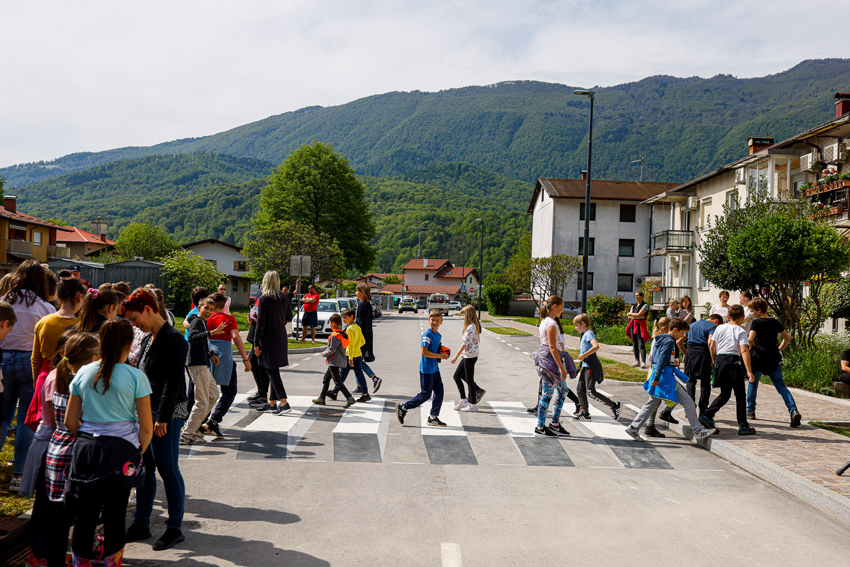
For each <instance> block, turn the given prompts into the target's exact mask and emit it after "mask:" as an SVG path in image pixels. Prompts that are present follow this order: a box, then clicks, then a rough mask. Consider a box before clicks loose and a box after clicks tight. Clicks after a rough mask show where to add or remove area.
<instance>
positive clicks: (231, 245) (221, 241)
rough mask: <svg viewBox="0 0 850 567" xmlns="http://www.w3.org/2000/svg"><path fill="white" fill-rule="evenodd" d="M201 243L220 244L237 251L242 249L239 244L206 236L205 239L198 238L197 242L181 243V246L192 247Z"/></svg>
mask: <svg viewBox="0 0 850 567" xmlns="http://www.w3.org/2000/svg"><path fill="white" fill-rule="evenodd" d="M201 244H220V245H221V246H227V247H228V248H233V249H234V250H236V251H237V252H241V251H242V247H241V246H236V245H235V244H231V243H229V242H225V241H223V240H216V239H215V238H207V239H205V240H198V241H197V242H190V243H189V244H183V245H182V247H183V248H192V247H193V246H199V245H201Z"/></svg>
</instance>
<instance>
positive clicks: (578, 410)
mask: <svg viewBox="0 0 850 567" xmlns="http://www.w3.org/2000/svg"><path fill="white" fill-rule="evenodd" d="M580 414H581V406H576V409H575V411H574V412H573V416H574V417H578V416H579V415H580Z"/></svg>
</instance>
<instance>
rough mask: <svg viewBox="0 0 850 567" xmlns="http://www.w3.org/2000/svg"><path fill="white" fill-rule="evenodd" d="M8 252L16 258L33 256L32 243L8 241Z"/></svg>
mask: <svg viewBox="0 0 850 567" xmlns="http://www.w3.org/2000/svg"><path fill="white" fill-rule="evenodd" d="M6 252H7V253H9V254H14V255H16V256H32V242H27V241H26V240H7V241H6Z"/></svg>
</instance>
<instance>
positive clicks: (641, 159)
mask: <svg viewBox="0 0 850 567" xmlns="http://www.w3.org/2000/svg"><path fill="white" fill-rule="evenodd" d="M638 162H640V183H643V156H640V159H636V160H632V161H630V162H629V164H633V163H638Z"/></svg>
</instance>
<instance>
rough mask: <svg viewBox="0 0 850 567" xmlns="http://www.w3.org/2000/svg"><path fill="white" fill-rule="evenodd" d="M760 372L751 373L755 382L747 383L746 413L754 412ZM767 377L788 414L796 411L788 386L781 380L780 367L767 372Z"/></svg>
mask: <svg viewBox="0 0 850 567" xmlns="http://www.w3.org/2000/svg"><path fill="white" fill-rule="evenodd" d="M761 375H762V373H761V372H753V376H755V377H756V381H755V382H749V385H748V386H747V411H756V395H757V394H758V388H759V378H761ZM767 375H768V376H769V377H770V380H771V382H773V387H774V388H776V391H777V392H779V395H780V396H782V401H783V402H785V407H786V408H788V413H791V412H795V411H797V404H796V403H795V402H794V396H792V395H791V392H789V391H788V386H786V385H785V380H784V379H783V378H782V365H781V364H780V365H779V366H777V367H776V370H774V371H773V372H768V373H767Z"/></svg>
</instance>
